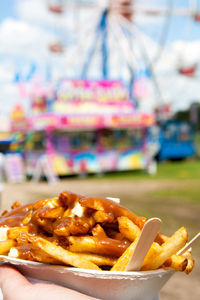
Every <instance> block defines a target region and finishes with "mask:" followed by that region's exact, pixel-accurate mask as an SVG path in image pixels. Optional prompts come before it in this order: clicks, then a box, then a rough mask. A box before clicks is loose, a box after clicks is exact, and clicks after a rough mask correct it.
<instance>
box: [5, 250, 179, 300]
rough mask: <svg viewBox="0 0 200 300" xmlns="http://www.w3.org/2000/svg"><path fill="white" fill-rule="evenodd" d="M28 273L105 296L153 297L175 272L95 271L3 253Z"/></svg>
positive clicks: (135, 299) (125, 298)
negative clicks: (27, 259)
mask: <svg viewBox="0 0 200 300" xmlns="http://www.w3.org/2000/svg"><path fill="white" fill-rule="evenodd" d="M0 260H1V261H0V264H4V263H10V264H12V265H14V266H15V267H16V268H17V269H18V270H19V271H20V272H22V273H23V274H24V275H25V276H27V277H31V278H35V279H37V280H44V281H49V282H52V283H55V284H59V285H62V286H65V287H68V288H71V289H74V290H76V291H79V292H82V293H84V294H86V295H89V296H92V297H95V298H99V299H103V300H110V299H115V300H121V299H123V300H129V299H130V300H153V299H155V297H156V295H157V294H158V293H159V291H160V289H161V288H162V287H163V285H164V284H165V283H166V282H167V281H168V280H169V278H170V277H171V276H172V275H173V273H174V271H173V270H164V269H159V270H154V271H143V272H110V271H96V270H95V271H94V270H85V269H78V268H70V267H64V266H55V265H48V264H43V263H37V262H31V261H26V260H22V259H16V258H11V257H8V256H4V255H0Z"/></svg>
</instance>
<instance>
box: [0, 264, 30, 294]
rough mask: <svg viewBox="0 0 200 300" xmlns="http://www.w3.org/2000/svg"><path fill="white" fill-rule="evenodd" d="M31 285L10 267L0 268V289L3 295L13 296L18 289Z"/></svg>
mask: <svg viewBox="0 0 200 300" xmlns="http://www.w3.org/2000/svg"><path fill="white" fill-rule="evenodd" d="M29 285H31V283H30V282H29V281H28V280H27V279H26V278H25V277H24V276H23V275H22V274H21V273H19V272H18V271H17V270H15V269H13V268H12V267H10V266H1V267H0V288H1V289H2V293H3V295H8V294H9V293H11V294H13V291H17V289H18V288H19V287H22V286H23V287H25V286H29Z"/></svg>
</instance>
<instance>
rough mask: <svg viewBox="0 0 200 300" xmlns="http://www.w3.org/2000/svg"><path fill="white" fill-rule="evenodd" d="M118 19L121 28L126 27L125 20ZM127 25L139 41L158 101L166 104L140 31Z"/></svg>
mask: <svg viewBox="0 0 200 300" xmlns="http://www.w3.org/2000/svg"><path fill="white" fill-rule="evenodd" d="M118 18H119V24H121V26H125V21H124V19H125V18H123V17H121V16H118ZM127 24H128V22H127ZM127 24H126V28H127V29H128V30H130V32H132V33H133V34H135V35H136V39H137V41H138V44H139V45H140V50H141V53H142V55H143V57H144V60H145V62H146V64H147V67H148V70H149V72H150V74H151V78H152V81H153V84H154V89H155V93H156V94H157V99H159V101H161V102H164V100H163V95H162V91H161V88H160V85H159V82H158V80H157V77H156V74H155V71H154V67H153V65H152V63H151V62H150V58H149V55H148V51H147V50H146V46H145V45H144V43H143V41H142V39H141V34H140V32H139V31H138V29H137V27H136V26H134V28H132V27H133V25H132V26H130V25H129V26H127Z"/></svg>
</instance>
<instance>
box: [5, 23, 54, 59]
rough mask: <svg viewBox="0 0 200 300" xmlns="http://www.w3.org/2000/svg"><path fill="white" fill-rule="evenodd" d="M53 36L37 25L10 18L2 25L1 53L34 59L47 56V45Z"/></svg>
mask: <svg viewBox="0 0 200 300" xmlns="http://www.w3.org/2000/svg"><path fill="white" fill-rule="evenodd" d="M53 37H54V36H53V34H50V33H48V32H46V31H44V30H42V29H41V28H39V27H37V26H33V25H31V24H28V23H26V22H24V21H18V20H14V19H11V18H8V19H5V20H4V21H3V23H2V25H1V27H0V40H1V43H0V54H1V55H12V56H17V55H19V56H25V57H26V58H32V59H37V58H38V57H39V56H40V57H45V56H46V55H47V54H48V51H47V50H48V49H47V45H48V43H49V41H50V40H52V39H53Z"/></svg>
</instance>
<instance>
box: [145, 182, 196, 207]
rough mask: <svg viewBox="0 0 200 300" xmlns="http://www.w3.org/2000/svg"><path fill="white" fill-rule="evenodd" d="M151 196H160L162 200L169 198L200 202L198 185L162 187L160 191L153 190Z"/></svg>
mask: <svg viewBox="0 0 200 300" xmlns="http://www.w3.org/2000/svg"><path fill="white" fill-rule="evenodd" d="M151 196H153V197H155V198H161V199H163V200H168V201H169V200H171V201H177V202H179V201H180V202H182V203H183V202H184V203H186V202H187V203H188V202H191V203H197V204H200V188H199V186H198V185H197V186H193V187H187V188H182V189H180V188H178V189H176V188H175V189H166V190H165V189H164V190H161V191H154V192H152V193H151Z"/></svg>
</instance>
